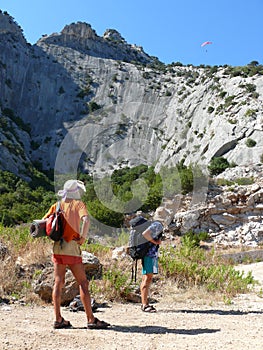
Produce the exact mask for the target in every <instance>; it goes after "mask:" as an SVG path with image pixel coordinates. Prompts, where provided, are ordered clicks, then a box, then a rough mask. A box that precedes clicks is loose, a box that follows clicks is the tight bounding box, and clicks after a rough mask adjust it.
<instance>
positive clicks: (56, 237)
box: [46, 202, 65, 242]
mask: <svg viewBox="0 0 263 350" xmlns="http://www.w3.org/2000/svg"><path fill="white" fill-rule="evenodd" d="M64 220H65V219H64V216H63V212H62V210H61V208H60V202H57V207H56V211H55V213H53V214H51V215H50V216H49V217H48V218H47V219H46V234H47V236H48V237H49V238H50V239H52V240H53V241H55V242H58V241H61V240H62V238H63V233H64Z"/></svg>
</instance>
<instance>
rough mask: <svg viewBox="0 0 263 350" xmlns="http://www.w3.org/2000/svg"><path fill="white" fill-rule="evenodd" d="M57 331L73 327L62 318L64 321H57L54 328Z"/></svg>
mask: <svg viewBox="0 0 263 350" xmlns="http://www.w3.org/2000/svg"><path fill="white" fill-rule="evenodd" d="M53 327H54V328H55V329H63V328H71V327H72V325H71V323H70V322H69V321H65V320H64V318H63V317H62V320H61V321H60V322H58V321H55V322H54V326H53Z"/></svg>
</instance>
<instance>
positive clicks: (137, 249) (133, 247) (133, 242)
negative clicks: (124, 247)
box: [128, 216, 152, 282]
mask: <svg viewBox="0 0 263 350" xmlns="http://www.w3.org/2000/svg"><path fill="white" fill-rule="evenodd" d="M151 223H152V222H151V221H149V220H146V219H145V218H144V217H143V216H137V217H136V218H134V219H132V220H131V221H130V236H129V248H128V252H129V255H130V256H131V257H132V259H133V261H134V262H133V265H132V278H131V279H132V280H133V279H134V282H136V275H137V261H138V260H140V259H142V258H143V257H145V255H146V254H147V252H148V250H149V248H150V246H151V245H152V243H151V242H149V241H148V240H147V239H145V238H144V237H143V235H142V233H143V232H144V231H145V230H147V228H148V227H150V225H151Z"/></svg>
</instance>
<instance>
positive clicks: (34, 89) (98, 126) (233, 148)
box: [0, 13, 263, 178]
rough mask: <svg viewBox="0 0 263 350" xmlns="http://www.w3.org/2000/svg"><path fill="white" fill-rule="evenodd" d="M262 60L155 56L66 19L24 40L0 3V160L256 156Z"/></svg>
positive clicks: (17, 163) (66, 163)
mask: <svg viewBox="0 0 263 350" xmlns="http://www.w3.org/2000/svg"><path fill="white" fill-rule="evenodd" d="M262 73H263V69H262V66H261V65H259V64H258V63H257V62H254V63H253V62H252V63H251V64H249V65H248V66H246V67H229V66H225V67H209V66H200V67H193V66H191V65H189V66H182V65H181V64H179V63H177V64H175V63H174V64H171V65H168V66H165V65H163V64H162V63H160V62H159V61H158V59H156V58H154V57H151V56H149V55H148V54H146V53H145V52H144V51H143V49H142V48H141V47H137V46H135V45H130V44H128V43H126V41H125V40H124V39H123V38H122V37H121V35H120V34H119V33H118V32H117V31H115V30H106V32H105V34H104V35H103V37H99V36H98V35H97V34H96V32H95V31H94V30H93V29H92V28H91V26H90V25H89V24H86V23H81V22H78V23H72V24H70V25H66V26H65V28H64V29H62V31H61V33H54V34H51V35H49V36H47V35H45V36H43V37H42V38H41V39H40V40H39V41H38V42H37V44H36V45H33V46H31V45H30V44H28V43H27V42H26V40H25V39H24V37H23V34H22V31H21V28H20V27H19V26H18V25H17V24H16V23H15V21H14V20H13V19H12V17H11V16H9V15H8V14H7V13H0V89H1V90H0V91H1V95H0V102H1V105H0V106H1V109H0V113H1V129H0V147H1V152H2V154H3V155H4V156H3V157H2V158H1V161H0V168H1V169H4V170H10V171H12V172H14V173H16V174H19V175H20V176H23V177H25V178H26V177H27V176H28V175H27V174H28V170H27V169H28V167H29V164H31V163H32V162H38V163H40V164H41V165H42V166H43V168H44V169H54V168H55V170H56V171H57V172H67V173H68V172H69V171H70V172H75V171H77V168H78V167H79V166H81V167H82V169H85V170H87V171H90V172H94V169H95V170H96V171H97V172H98V171H100V172H102V171H106V170H112V169H114V168H117V167H120V166H123V165H125V166H126V165H128V166H133V165H135V164H140V163H146V164H155V165H156V169H157V170H158V169H159V168H160V167H161V166H162V165H163V164H165V165H175V164H177V163H178V162H179V161H182V160H183V161H184V163H185V164H186V165H189V164H191V163H192V164H193V163H199V164H200V165H201V166H202V168H203V170H204V172H205V171H206V170H207V169H206V168H207V165H208V164H209V162H210V160H211V159H212V158H213V157H215V156H223V157H225V158H227V159H228V161H229V162H233V163H235V164H237V165H238V166H242V165H252V164H257V163H260V162H262V154H263V137H262V132H263V114H262V105H263V76H262Z"/></svg>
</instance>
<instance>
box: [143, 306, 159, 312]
mask: <svg viewBox="0 0 263 350" xmlns="http://www.w3.org/2000/svg"><path fill="white" fill-rule="evenodd" d="M141 309H142V311H143V312H156V311H157V310H156V309H155V307H154V306H152V305H142V306H141Z"/></svg>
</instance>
